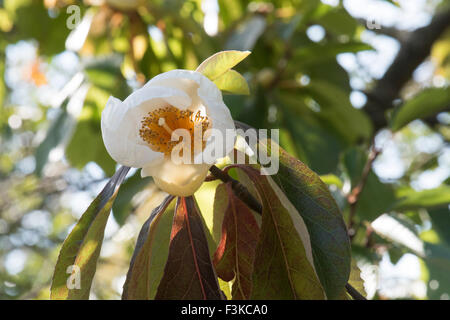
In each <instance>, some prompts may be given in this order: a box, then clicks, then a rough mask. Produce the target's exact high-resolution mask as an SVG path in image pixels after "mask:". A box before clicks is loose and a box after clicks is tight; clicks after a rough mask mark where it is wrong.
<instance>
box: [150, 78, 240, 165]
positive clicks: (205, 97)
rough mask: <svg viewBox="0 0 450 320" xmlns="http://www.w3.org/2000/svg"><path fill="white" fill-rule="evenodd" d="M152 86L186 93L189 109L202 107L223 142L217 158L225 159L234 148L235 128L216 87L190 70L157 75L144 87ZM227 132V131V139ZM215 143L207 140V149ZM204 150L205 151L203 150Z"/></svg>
mask: <svg viewBox="0 0 450 320" xmlns="http://www.w3.org/2000/svg"><path fill="white" fill-rule="evenodd" d="M152 86H168V87H172V88H176V89H179V90H183V91H185V92H187V93H188V94H189V95H190V96H191V99H192V106H191V108H195V109H197V108H199V106H200V105H203V106H204V108H205V111H206V115H207V116H208V118H209V120H210V121H211V123H212V127H213V128H214V129H215V130H218V131H220V132H221V134H222V137H223V141H224V142H225V143H224V144H223V146H222V150H221V152H219V153H218V154H217V157H216V160H217V159H218V158H222V157H225V156H226V155H228V154H229V153H230V152H231V151H232V150H233V148H234V140H235V137H236V134H235V126H234V121H233V118H232V117H231V113H230V110H229V109H228V107H227V106H226V105H225V103H224V102H223V98H222V93H221V92H220V90H219V89H218V88H217V86H216V85H215V84H214V83H213V82H212V81H211V80H209V79H208V78H207V77H205V76H204V75H203V74H201V73H200V72H196V71H190V70H171V71H168V72H165V73H162V74H159V75H157V76H156V77H154V78H153V79H151V80H150V81H149V82H147V83H146V84H145V86H144V87H152ZM227 130H229V132H228V134H229V136H228V138H229V139H225V137H227ZM213 143H215V141H214V140H213V139H208V141H207V144H206V145H207V148H208V145H210V146H209V148H213V147H214V146H211V144H213ZM205 150H206V149H205Z"/></svg>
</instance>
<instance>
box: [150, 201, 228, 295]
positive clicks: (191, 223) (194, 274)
mask: <svg viewBox="0 0 450 320" xmlns="http://www.w3.org/2000/svg"><path fill="white" fill-rule="evenodd" d="M155 299H159V300H181V299H190V300H220V299H222V293H221V291H220V287H219V283H218V281H217V276H216V274H215V272H214V268H213V265H212V262H211V257H210V255H209V249H208V243H207V241H206V236H205V232H204V229H203V223H202V220H201V218H200V212H199V211H198V207H197V204H196V202H195V199H194V198H193V197H187V198H178V200H177V205H176V208H175V217H174V221H173V225H172V232H171V235H170V247H169V257H168V259H167V263H166V266H165V268H164V275H163V277H162V279H161V282H160V284H159V286H158V291H157V293H156V296H155Z"/></svg>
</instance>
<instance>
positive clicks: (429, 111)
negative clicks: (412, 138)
mask: <svg viewBox="0 0 450 320" xmlns="http://www.w3.org/2000/svg"><path fill="white" fill-rule="evenodd" d="M444 109H447V110H449V109H450V88H449V87H444V88H429V89H424V90H423V91H421V92H420V93H419V94H417V95H416V96H415V97H413V98H411V99H410V100H408V101H406V102H405V104H404V105H402V106H401V107H400V108H399V109H398V111H397V112H396V113H395V115H394V117H393V120H392V124H391V127H392V130H394V131H397V130H400V129H401V128H403V127H404V126H405V125H407V124H408V123H410V122H411V121H413V120H415V119H424V118H426V117H428V116H432V115H434V114H436V113H438V112H440V111H443V110H444Z"/></svg>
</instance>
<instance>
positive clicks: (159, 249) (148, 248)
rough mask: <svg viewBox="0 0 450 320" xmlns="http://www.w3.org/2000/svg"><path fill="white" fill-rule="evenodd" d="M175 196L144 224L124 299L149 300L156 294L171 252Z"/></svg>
mask: <svg viewBox="0 0 450 320" xmlns="http://www.w3.org/2000/svg"><path fill="white" fill-rule="evenodd" d="M173 199H174V197H173V196H167V197H166V198H165V199H164V201H163V202H162V203H161V204H160V205H159V206H158V207H156V208H155V209H154V210H153V211H152V213H151V214H150V217H149V218H148V219H147V221H146V222H145V223H144V225H143V226H142V229H141V231H140V232H139V236H138V239H137V242H136V247H135V249H134V252H133V256H132V258H131V262H130V268H129V269H128V273H127V278H126V281H125V284H124V287H123V293H122V299H124V300H149V299H153V298H154V297H155V294H156V289H157V287H158V284H159V281H160V280H161V278H162V275H163V270H164V264H165V262H166V260H167V256H168V253H169V238H170V224H171V222H172V215H171V214H170V213H173V209H172V210H169V209H168V207H169V205H170V203H171V202H172V200H173Z"/></svg>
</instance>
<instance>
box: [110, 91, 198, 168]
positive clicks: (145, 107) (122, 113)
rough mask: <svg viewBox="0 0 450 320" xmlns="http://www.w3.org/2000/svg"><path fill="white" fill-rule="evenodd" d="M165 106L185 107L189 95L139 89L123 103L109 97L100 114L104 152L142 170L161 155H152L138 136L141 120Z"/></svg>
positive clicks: (188, 101) (155, 153) (189, 102)
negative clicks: (106, 151) (168, 104)
mask: <svg viewBox="0 0 450 320" xmlns="http://www.w3.org/2000/svg"><path fill="white" fill-rule="evenodd" d="M167 103H170V104H173V105H176V106H177V107H180V108H183V107H184V108H186V107H187V106H189V105H190V104H191V99H190V98H189V96H188V95H187V94H186V93H184V92H182V91H180V90H176V89H173V88H168V87H156V86H155V87H152V88H145V89H144V88H142V89H139V90H137V91H135V92H134V93H132V94H131V95H130V96H129V97H128V98H127V99H126V100H125V101H124V102H121V101H120V100H118V99H116V98H114V97H111V98H110V99H109V100H108V103H107V104H106V107H105V109H104V110H103V112H102V121H101V127H102V136H103V141H104V143H105V146H106V150H108V153H109V154H110V156H111V157H112V158H113V159H114V160H115V161H116V162H118V163H120V164H122V165H125V166H130V167H135V168H141V167H143V166H145V165H147V164H149V163H151V162H153V161H155V160H158V159H162V158H163V157H164V155H163V154H162V153H160V152H155V151H153V150H152V149H150V147H149V146H148V145H147V144H146V143H145V142H144V141H143V140H142V138H141V137H140V136H139V129H140V125H141V120H142V118H143V117H144V116H145V115H147V114H148V112H150V111H152V110H154V109H157V108H159V107H162V106H166V105H167Z"/></svg>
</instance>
